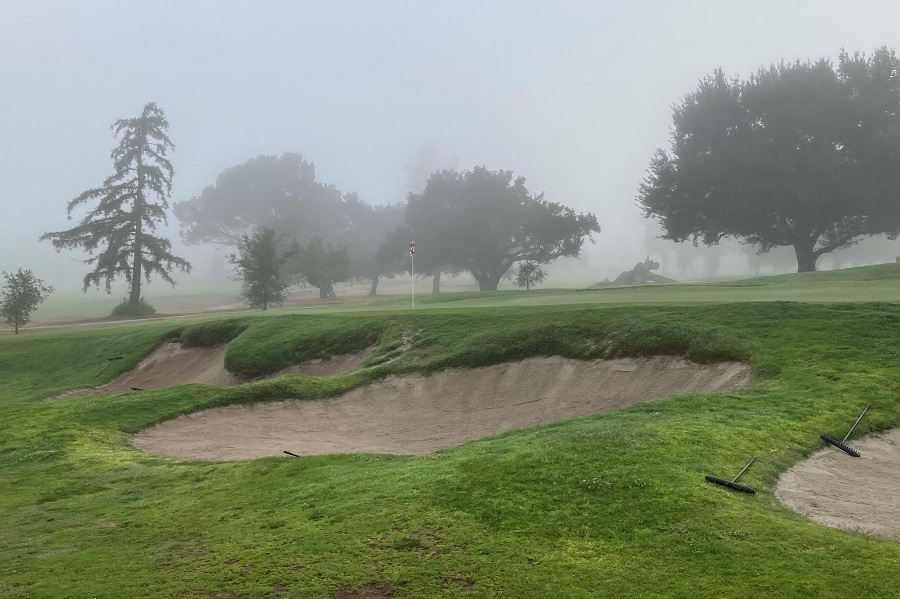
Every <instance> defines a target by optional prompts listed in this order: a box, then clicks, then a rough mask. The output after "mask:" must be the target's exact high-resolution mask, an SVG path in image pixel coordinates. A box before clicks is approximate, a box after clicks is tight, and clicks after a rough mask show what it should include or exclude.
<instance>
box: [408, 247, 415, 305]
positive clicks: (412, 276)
mask: <svg viewBox="0 0 900 599" xmlns="http://www.w3.org/2000/svg"><path fill="white" fill-rule="evenodd" d="M409 288H410V290H411V291H412V309H413V310H415V309H416V255H415V254H410V255H409Z"/></svg>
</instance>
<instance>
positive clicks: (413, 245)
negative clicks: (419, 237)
mask: <svg viewBox="0 0 900 599" xmlns="http://www.w3.org/2000/svg"><path fill="white" fill-rule="evenodd" d="M415 253H416V242H415V241H410V242H409V255H410V256H412V255H413V254H415Z"/></svg>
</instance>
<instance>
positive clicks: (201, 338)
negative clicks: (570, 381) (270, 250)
mask: <svg viewBox="0 0 900 599" xmlns="http://www.w3.org/2000/svg"><path fill="white" fill-rule="evenodd" d="M854 270H856V272H857V275H852V276H850V278H849V279H847V278H844V279H840V280H837V279H835V278H834V275H831V273H819V275H803V276H800V277H796V278H791V277H786V278H784V279H778V280H774V281H773V280H771V279H770V280H769V281H767V282H765V281H763V282H761V283H760V287H759V288H761V289H769V291H771V292H773V293H774V292H775V291H777V289H782V288H783V289H786V290H787V291H786V293H787V294H788V295H790V294H792V293H794V289H793V288H794V287H795V288H796V293H797V294H798V295H801V296H803V297H816V298H817V299H818V301H820V302H821V303H794V302H787V301H759V302H741V303H719V302H720V301H722V298H723V296H721V295H719V294H718V291H715V290H714V291H713V293H712V294H711V296H710V299H709V300H707V301H703V300H698V299H696V298H694V299H690V298H689V297H688V296H690V294H691V293H696V294H707V293H709V289H710V287H707V286H704V287H697V288H695V290H694V291H692V290H691V287H690V286H678V288H677V289H673V288H666V287H660V288H650V287H647V288H643V290H642V291H640V293H643V294H644V295H643V296H642V297H641V300H640V301H639V302H638V303H636V304H635V305H621V304H618V303H616V304H615V305H610V304H611V303H614V302H610V301H609V300H608V299H602V300H601V299H597V298H598V297H600V296H602V297H603V298H609V297H610V295H609V294H616V293H619V294H622V296H623V297H624V296H625V294H628V293H630V294H632V295H636V294H638V293H639V292H638V291H637V290H631V291H628V290H621V291H619V290H601V291H587V292H562V291H558V292H556V293H557V294H558V295H559V296H561V297H563V296H564V297H565V300H564V301H561V302H559V303H558V304H557V305H537V303H535V305H528V304H529V303H532V302H531V300H529V301H524V302H523V301H520V298H526V299H527V298H529V297H530V296H528V295H527V294H526V293H525V292H520V293H516V294H507V295H505V296H504V295H503V294H498V295H497V296H495V297H496V298H497V299H493V298H491V297H490V296H489V294H472V298H470V299H467V298H466V297H465V296H463V295H462V294H459V295H456V294H455V295H454V296H453V297H449V298H447V299H448V300H453V301H450V302H449V303H441V298H435V299H433V300H431V298H428V299H429V300H430V303H424V302H423V305H422V306H421V309H419V308H418V307H417V309H416V310H415V312H411V311H409V310H406V311H402V310H400V309H399V306H398V305H396V302H393V303H390V304H389V305H386V306H385V308H386V309H384V310H378V309H377V307H378V304H369V305H368V306H367V307H366V309H365V310H352V309H348V310H347V311H344V312H328V313H321V314H319V313H312V312H310V313H303V314H300V313H290V312H286V311H281V312H277V311H276V312H275V313H274V314H272V315H265V316H261V315H252V316H240V317H231V318H221V317H219V318H205V319H204V318H197V319H188V320H179V321H149V322H147V323H138V324H129V325H121V326H105V327H97V328H86V329H85V330H79V331H75V332H66V333H55V332H49V331H48V332H41V333H33V334H25V335H19V336H18V337H12V336H6V337H3V338H0V480H2V487H0V596H2V597H4V598H6V597H10V598H25V597H54V598H55V597H98V598H100V597H102V598H112V597H122V598H125V597H154V598H155V597H159V598H188V597H197V598H261V597H272V598H275V597H310V598H312V597H323V598H324V597H353V596H366V595H367V594H368V595H369V596H378V595H379V594H380V595H381V596H395V597H467V598H468V597H471V598H476V597H510V598H528V597H534V598H543V597H584V598H589V597H722V596H726V597H728V596H754V597H841V598H846V597H893V596H897V593H898V591H897V564H898V563H900V543H898V542H896V541H885V540H878V539H875V538H872V537H868V536H865V535H862V534H859V533H854V532H847V531H842V530H837V529H832V528H827V527H824V526H821V525H819V524H816V523H813V522H811V521H809V520H807V519H806V518H805V517H803V516H801V515H798V514H796V513H794V512H792V511H790V510H789V509H788V508H787V507H785V506H784V505H782V504H781V503H780V502H779V501H778V499H777V498H776V497H775V494H774V491H775V486H776V483H777V480H778V477H779V475H780V474H781V473H782V472H784V471H785V470H787V469H788V468H790V467H791V466H792V465H793V464H794V463H796V462H797V461H799V460H800V459H802V458H803V457H805V456H807V455H809V454H811V453H813V452H815V451H817V450H819V449H820V448H821V447H822V441H821V439H820V438H819V433H821V432H823V431H835V432H837V431H841V430H846V429H847V428H848V427H849V425H850V424H852V422H853V420H854V419H855V418H856V416H857V415H858V414H859V412H860V411H861V409H862V408H863V407H864V406H865V405H866V404H867V403H870V402H871V403H872V408H871V410H870V411H869V413H868V414H867V415H866V418H865V419H864V420H863V421H862V422H861V423H860V425H859V427H858V429H857V430H856V432H854V436H853V438H858V437H862V436H864V435H866V434H868V433H871V432H874V431H884V430H888V429H890V428H893V427H896V426H898V425H900V398H898V391H900V304H895V303H891V302H884V301H882V302H866V301H864V300H866V299H867V296H866V290H867V287H868V286H870V284H871V286H873V287H877V288H878V290H879V291H878V295H877V297H879V298H881V299H884V298H886V297H889V296H890V295H891V293H890V290H894V291H896V290H897V289H898V287H897V286H896V284H895V282H894V281H895V280H896V278H897V277H896V275H897V273H900V270H898V269H895V268H893V267H892V266H891V265H888V266H887V267H874V270H873V269H854ZM873 272H875V274H872V273H873ZM819 276H821V280H820V279H819V278H817V277H819ZM854 277H855V278H854ZM873 277H874V278H873ZM854 281H855V282H856V283H855V288H856V294H857V295H856V296H855V297H852V298H850V297H849V294H850V293H851V291H852V288H853V286H854ZM863 281H865V284H862V282H863ZM835 285H840V286H841V287H840V288H841V290H842V291H841V293H842V294H845V295H847V297H845V296H844V295H842V296H841V298H840V299H852V300H854V301H848V302H846V303H827V302H828V301H829V297H828V294H827V292H824V291H823V290H825V289H835ZM776 288H777V289H776ZM727 289H728V294H731V293H738V292H739V291H740V289H741V285H732V286H728V287H727ZM747 289H748V293H750V294H752V293H754V289H757V288H754V287H750V286H749V283H748V286H747ZM817 290H818V291H817ZM673 293H674V294H676V295H678V297H680V298H682V299H680V300H678V302H677V303H678V305H672V304H669V303H668V298H670V297H671V296H672V294H673ZM653 294H657V295H656V296H654V295H653ZM549 295H550V294H549V293H548V294H545V295H544V296H543V297H549ZM505 297H508V298H510V299H509V300H508V303H509V304H510V305H506V306H503V305H502V304H503V303H504V301H506V300H504V298H505ZM533 297H540V296H533ZM654 297H657V301H654V299H653V298H654ZM895 297H897V298H898V299H900V294H898V295H895ZM683 298H688V299H683ZM682 300H683V301H684V303H681V302H682ZM724 301H732V300H728V299H725V300H724ZM473 302H495V303H496V306H495V307H472V306H469V305H467V304H471V303H473ZM601 302H603V303H601ZM713 302H716V303H713ZM626 303H629V302H626V301H623V302H622V304H626ZM175 338H178V339H181V341H182V343H183V344H185V345H187V346H190V345H193V346H202V347H211V346H215V345H219V344H222V343H225V342H229V341H230V345H229V348H228V352H227V354H226V357H225V364H226V366H227V368H228V369H229V370H230V371H232V372H233V373H235V374H236V375H238V376H241V377H245V378H250V377H260V376H264V375H267V374H272V373H275V372H278V371H280V370H282V369H284V368H286V367H288V366H290V365H291V364H298V363H302V362H305V361H308V360H312V359H322V358H327V357H328V356H331V355H341V354H348V353H352V352H357V351H361V350H363V349H365V348H368V347H370V346H372V345H373V344H376V343H377V344H378V349H377V351H376V352H375V353H374V355H372V356H371V357H370V358H369V359H368V360H367V361H366V362H365V363H364V366H366V367H365V368H362V369H359V370H356V371H353V372H350V373H347V374H342V375H338V376H334V377H328V378H317V377H308V376H300V375H293V376H282V377H278V378H272V379H267V380H260V381H257V382H252V383H248V384H244V385H238V386H231V387H210V386H204V385H186V386H181V387H173V388H168V389H160V390H154V391H144V392H140V393H131V394H127V395H123V396H120V397H112V396H111V395H110V394H105V395H94V396H87V397H78V398H74V399H70V400H66V401H52V402H51V401H45V399H46V398H48V397H51V396H54V395H58V394H60V393H63V392H65V391H68V390H72V389H80V388H85V387H91V386H97V385H101V384H103V383H106V382H108V381H110V380H112V379H114V378H115V377H116V376H118V375H120V374H122V373H124V372H126V371H128V370H129V369H130V368H132V367H133V366H134V365H135V364H137V363H138V362H139V361H140V360H141V359H142V358H143V357H144V356H146V355H148V354H149V353H150V352H151V351H152V350H153V349H154V348H156V347H159V346H160V345H162V344H163V343H165V342H166V341H167V340H171V339H175ZM117 355H121V356H123V357H122V359H121V360H117V361H113V362H112V363H110V364H109V365H108V366H107V359H108V358H109V357H112V356H117ZM554 355H556V356H562V357H567V358H575V359H599V358H619V357H639V356H655V355H674V356H682V357H686V358H688V359H690V360H692V361H695V362H700V363H712V362H717V361H725V360H740V361H745V362H747V363H749V364H750V365H751V367H752V368H753V378H752V380H751V382H750V384H749V385H748V386H747V387H746V388H743V389H740V390H736V391H733V392H730V393H727V394H717V395H682V396H677V397H672V398H669V399H665V400H659V401H654V402H648V403H639V404H636V405H633V406H631V407H628V408H625V409H623V410H620V411H616V412H612V413H608V414H602V415H597V416H588V417H584V418H579V419H576V420H569V421H565V422H560V423H555V424H549V425H545V426H541V427H538V428H533V429H528V430H521V431H512V432H509V433H505V434H502V435H500V436H498V437H493V438H488V439H482V440H477V441H473V442H470V443H467V444H465V445H462V446H460V447H456V448H453V449H449V450H445V451H440V452H436V453H431V454H428V455H424V456H418V457H398V456H389V455H379V454H351V455H337V456H312V457H303V458H264V459H260V460H252V461H244V462H216V463H213V462H193V461H187V460H179V459H172V458H163V457H157V456H154V455H150V454H146V453H143V452H141V451H139V450H137V449H135V448H134V447H132V446H131V444H130V438H131V436H132V435H133V434H135V433H137V432H139V431H141V430H144V429H146V428H148V427H150V426H152V425H154V424H156V423H159V422H163V421H166V420H170V419H172V418H175V417H177V416H179V415H182V414H189V413H193V412H196V411H199V410H202V409H206V408H211V407H217V406H226V405H234V404H253V403H255V402H259V401H269V400H278V399H289V398H299V399H319V398H326V397H333V396H337V395H340V394H341V393H343V392H345V391H348V390H350V389H354V388H357V387H360V386H363V385H366V384H369V383H373V382H375V381H378V380H381V379H383V378H384V377H386V376H390V375H403V374H411V373H430V372H435V371H438V370H442V369H446V368H469V367H482V366H489V365H492V364H499V363H503V362H511V361H519V360H523V359H526V358H531V357H535V356H554ZM104 367H105V368H104ZM101 370H102V372H101ZM98 373H99V375H98ZM851 440H852V439H851ZM753 456H757V457H758V460H757V461H756V463H754V465H753V466H752V467H751V468H750V469H749V470H748V471H747V473H746V474H744V476H742V477H741V483H743V484H746V485H749V486H752V487H754V488H756V489H757V493H756V495H753V496H751V495H746V494H738V493H734V492H732V491H729V490H728V489H725V488H723V487H719V486H716V485H711V484H709V483H707V482H705V481H704V475H705V474H714V475H716V476H720V477H722V478H729V479H730V478H731V477H733V476H734V474H736V473H737V472H738V471H739V470H740V468H741V467H742V466H743V465H744V464H746V463H747V461H748V460H749V459H750V458H751V457H753ZM848 459H854V458H849V457H848Z"/></svg>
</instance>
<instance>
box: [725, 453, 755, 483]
mask: <svg viewBox="0 0 900 599" xmlns="http://www.w3.org/2000/svg"><path fill="white" fill-rule="evenodd" d="M755 461H756V458H753V459H752V460H750V461H749V462H747V465H746V466H744V468H743V470H741V471H740V472H738V475H737V476H735V477H734V478H732V479H731V482H737V479H739V478H740V477H741V475H742V474H743V473H744V472H746V471H747V468H749V467H750V464H752V463H753V462H755Z"/></svg>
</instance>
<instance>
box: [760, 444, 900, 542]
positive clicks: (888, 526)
mask: <svg viewBox="0 0 900 599" xmlns="http://www.w3.org/2000/svg"><path fill="white" fill-rule="evenodd" d="M850 444H851V445H852V446H853V447H854V448H856V449H858V450H859V451H860V453H861V454H862V455H861V456H860V457H858V458H854V457H852V456H849V455H847V454H846V453H844V452H842V451H840V450H838V449H835V448H834V447H831V446H828V448H827V449H823V450H822V451H819V452H816V453H814V454H813V455H811V456H810V457H809V458H807V459H805V460H803V461H802V462H798V463H797V464H796V465H795V466H794V467H793V468H791V469H790V470H788V471H787V472H785V473H784V474H783V475H782V477H781V479H780V480H779V481H778V485H777V487H776V489H775V494H776V495H777V496H778V498H779V499H780V500H781V501H782V502H783V503H784V504H785V505H786V506H788V507H789V508H791V509H792V510H794V511H796V512H800V513H801V514H803V515H804V516H806V517H808V518H809V519H810V520H813V521H814V522H818V523H819V524H824V525H825V526H832V527H834V528H843V529H846V530H855V531H859V532H863V533H866V534H870V535H874V536H877V537H881V538H885V539H894V540H898V541H900V429H894V430H892V431H889V432H887V433H880V434H875V435H869V436H867V437H863V438H862V439H854V440H853V441H851V442H850Z"/></svg>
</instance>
